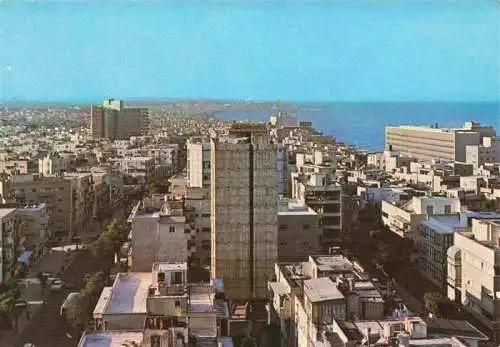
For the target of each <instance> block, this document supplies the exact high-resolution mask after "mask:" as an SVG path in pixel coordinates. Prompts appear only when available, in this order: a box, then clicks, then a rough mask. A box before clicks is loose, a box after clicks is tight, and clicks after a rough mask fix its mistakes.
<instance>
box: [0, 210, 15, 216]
mask: <svg viewBox="0 0 500 347" xmlns="http://www.w3.org/2000/svg"><path fill="white" fill-rule="evenodd" d="M15 210H16V209H15V208H0V218H3V217H7V216H8V215H9V214H11V213H12V212H14V211H15Z"/></svg>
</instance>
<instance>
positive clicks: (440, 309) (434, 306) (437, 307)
mask: <svg viewBox="0 0 500 347" xmlns="http://www.w3.org/2000/svg"><path fill="white" fill-rule="evenodd" d="M424 304H425V311H426V312H427V313H430V314H432V315H433V316H434V317H443V316H446V315H448V314H449V312H450V311H451V309H452V304H451V302H450V300H448V298H447V297H445V296H444V295H442V294H440V293H437V292H431V293H425V295H424Z"/></svg>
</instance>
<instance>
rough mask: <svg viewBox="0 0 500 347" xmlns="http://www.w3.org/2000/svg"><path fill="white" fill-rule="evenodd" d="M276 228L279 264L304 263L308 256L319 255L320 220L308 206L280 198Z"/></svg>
mask: <svg viewBox="0 0 500 347" xmlns="http://www.w3.org/2000/svg"><path fill="white" fill-rule="evenodd" d="M278 226H279V227H278V261H279V262H296V261H305V260H307V258H308V256H309V254H316V253H320V245H319V238H320V236H321V229H320V219H319V215H318V214H317V213H316V212H315V211H314V210H313V209H312V208H310V207H309V206H307V205H305V204H303V203H301V202H298V201H296V200H293V199H286V198H280V199H279V202H278Z"/></svg>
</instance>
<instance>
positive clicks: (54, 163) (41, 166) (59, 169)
mask: <svg viewBox="0 0 500 347" xmlns="http://www.w3.org/2000/svg"><path fill="white" fill-rule="evenodd" d="M70 170H71V161H70V158H69V156H63V155H60V154H48V155H47V156H45V157H43V158H42V159H38V172H39V173H40V174H42V175H44V176H54V175H60V174H61V173H63V172H69V171H70Z"/></svg>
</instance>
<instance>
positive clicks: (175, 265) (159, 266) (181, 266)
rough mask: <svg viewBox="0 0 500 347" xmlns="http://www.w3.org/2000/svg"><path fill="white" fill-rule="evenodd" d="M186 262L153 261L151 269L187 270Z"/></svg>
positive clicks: (159, 270)
mask: <svg viewBox="0 0 500 347" xmlns="http://www.w3.org/2000/svg"><path fill="white" fill-rule="evenodd" d="M187 268H188V265H187V263H185V262H184V263H154V264H153V271H157V272H168V271H187Z"/></svg>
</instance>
